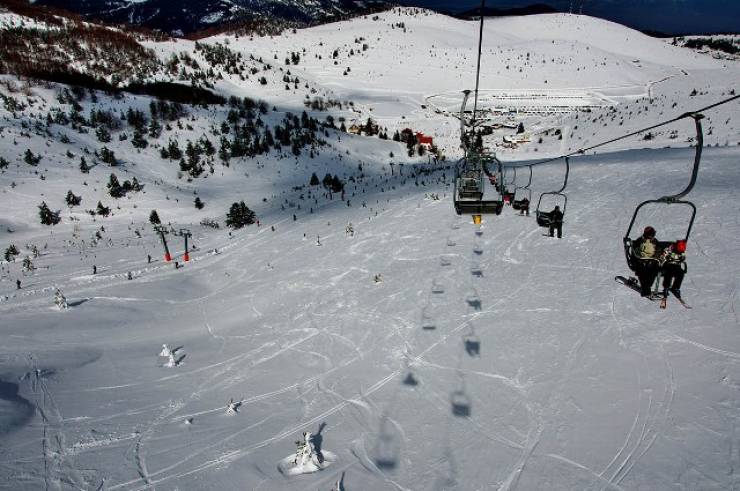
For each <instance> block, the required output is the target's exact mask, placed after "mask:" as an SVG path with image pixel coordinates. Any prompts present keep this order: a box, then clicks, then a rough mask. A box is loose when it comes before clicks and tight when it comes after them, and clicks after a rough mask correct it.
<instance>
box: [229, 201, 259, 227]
mask: <svg viewBox="0 0 740 491" xmlns="http://www.w3.org/2000/svg"><path fill="white" fill-rule="evenodd" d="M255 219H256V216H255V214H254V212H253V211H252V210H250V209H249V208H248V207H247V205H245V204H244V201H240V202H239V203H233V204H232V205H231V208H229V212H228V213H227V214H226V225H227V226H228V227H231V228H234V229H239V228H242V227H244V226H245V225H251V224H253V223H254V221H255Z"/></svg>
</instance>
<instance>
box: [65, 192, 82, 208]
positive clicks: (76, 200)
mask: <svg viewBox="0 0 740 491" xmlns="http://www.w3.org/2000/svg"><path fill="white" fill-rule="evenodd" d="M64 200H65V201H66V202H67V206H69V207H72V206H77V205H79V204H80V203H81V202H82V197H81V196H77V195H75V193H73V192H72V190H71V189H70V190H69V191H67V197H66V198H64Z"/></svg>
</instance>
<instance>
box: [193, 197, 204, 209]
mask: <svg viewBox="0 0 740 491" xmlns="http://www.w3.org/2000/svg"><path fill="white" fill-rule="evenodd" d="M204 206H206V204H205V203H203V201H201V199H200V196H196V197H195V207H196V208H197V209H199V210H202V209H203V207H204Z"/></svg>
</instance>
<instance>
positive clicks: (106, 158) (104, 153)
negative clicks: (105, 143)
mask: <svg viewBox="0 0 740 491" xmlns="http://www.w3.org/2000/svg"><path fill="white" fill-rule="evenodd" d="M100 160H102V161H103V162H105V163H106V164H108V165H110V166H111V167H113V166H115V165H116V164H118V161H117V160H116V154H115V152H113V150H110V149H109V148H108V147H103V148H101V149H100Z"/></svg>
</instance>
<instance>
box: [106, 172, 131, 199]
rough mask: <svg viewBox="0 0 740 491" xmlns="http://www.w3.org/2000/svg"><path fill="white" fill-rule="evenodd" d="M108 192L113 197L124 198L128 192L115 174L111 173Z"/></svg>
mask: <svg viewBox="0 0 740 491" xmlns="http://www.w3.org/2000/svg"><path fill="white" fill-rule="evenodd" d="M129 185H130V183H129ZM108 194H110V195H111V197H113V198H122V197H123V196H124V195H125V194H126V192H125V191H124V189H123V188H122V187H121V183H119V182H118V177H116V175H115V174H111V175H110V179H109V180H108Z"/></svg>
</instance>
